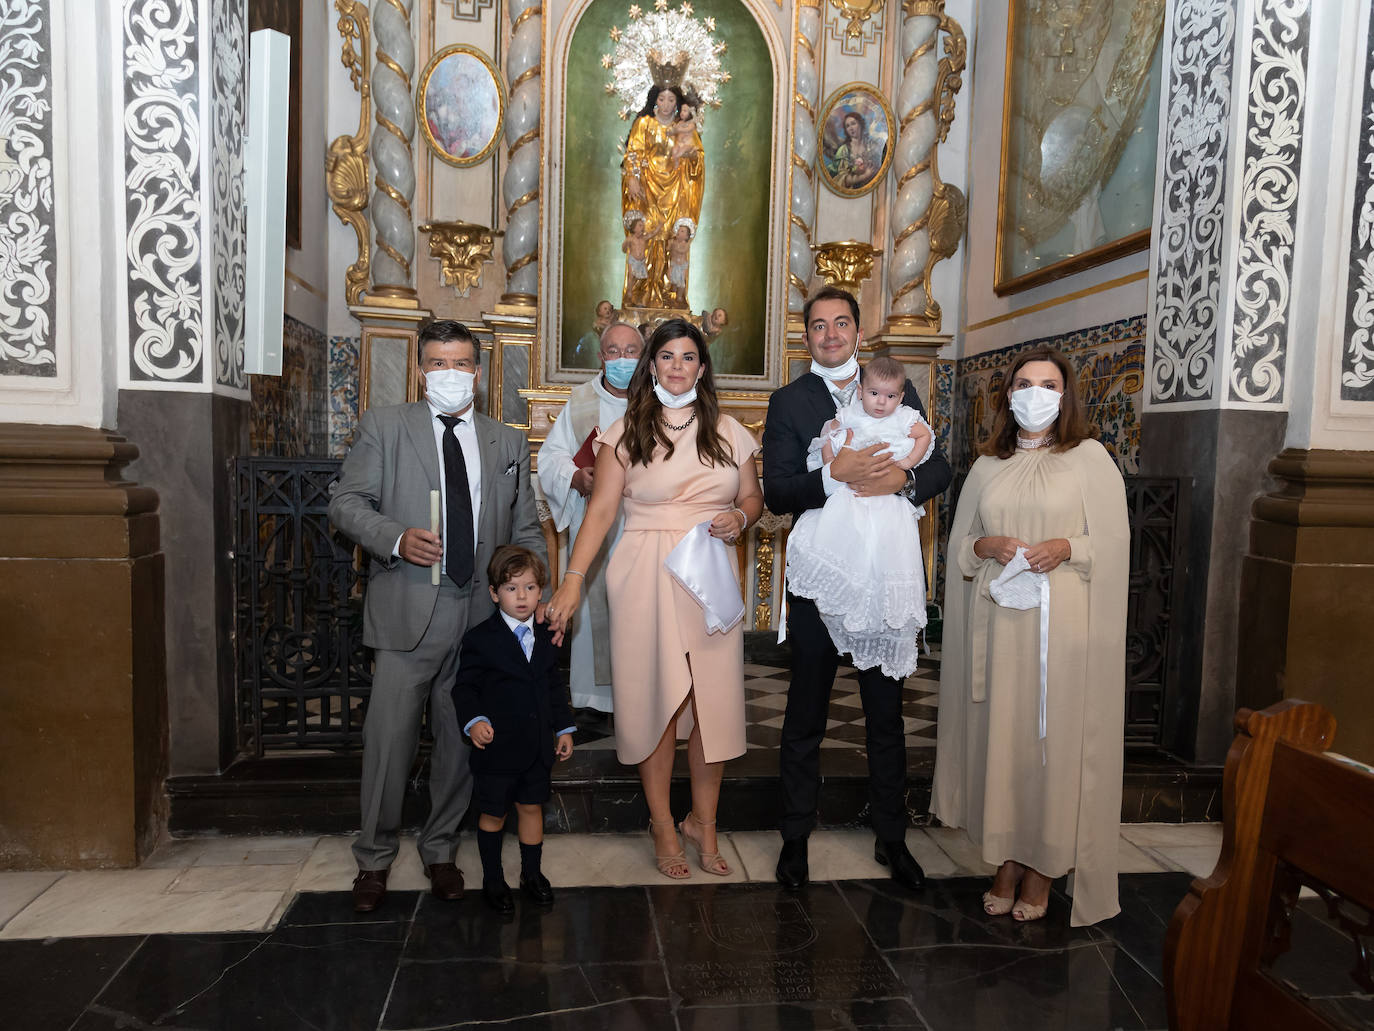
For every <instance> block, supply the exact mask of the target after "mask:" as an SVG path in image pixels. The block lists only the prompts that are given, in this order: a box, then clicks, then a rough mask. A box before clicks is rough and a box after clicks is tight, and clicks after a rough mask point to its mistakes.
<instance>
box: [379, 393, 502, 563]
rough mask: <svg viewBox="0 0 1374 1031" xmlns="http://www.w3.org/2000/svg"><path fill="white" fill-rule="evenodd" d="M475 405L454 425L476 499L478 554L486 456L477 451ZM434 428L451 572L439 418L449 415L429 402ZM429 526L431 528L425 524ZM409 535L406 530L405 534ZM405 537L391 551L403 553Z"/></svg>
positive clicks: (442, 521) (441, 520) (442, 534)
mask: <svg viewBox="0 0 1374 1031" xmlns="http://www.w3.org/2000/svg"><path fill="white" fill-rule="evenodd" d="M474 408H475V406H469V407H468V410H467V411H466V412H464V413H463V414H462V415H459V416H458V417H457V418H458V420H459V421H458V425H457V426H455V427H453V433H454V436H455V437H456V438H457V440H458V447H459V449H460V450H461V452H462V455H463V466H464V468H466V469H467V474H468V494H469V495H470V496H471V500H472V541H471V542H470V545H469V546H470V547H471V548H472V552H473V554H474V555H476V554H477V527H478V526H479V525H480V524H479V522H478V519H479V517H480V516H481V512H482V459H481V455H480V454H479V452H478V450H477V427H476V426H475V425H473V415H474V414H475V413H474ZM429 413H430V420H429V421H430V427H431V428H432V429H433V430H434V450H435V451H437V452H438V453H439V535H440V537H441V538H442V539H443V542H444V571H445V573H447V571H448V478H447V477H446V476H445V475H444V431H445V428H446V427H445V426H444V424H443V423H442V422H440V421H439V416H441V415H447V414H448V413H447V412H441V411H439V409H438V408H436V407H435V406H434V405H433V404H430V405H429ZM425 529H426V530H427V529H429V527H425ZM404 536H405V534H404V533H402V534H401V537H404ZM401 537H397V538H396V544H395V545H394V546H393V547H392V549H391V553H392V554H393V555H395V556H397V557H400V554H401Z"/></svg>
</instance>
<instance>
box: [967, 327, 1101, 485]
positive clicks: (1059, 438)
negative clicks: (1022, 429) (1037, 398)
mask: <svg viewBox="0 0 1374 1031" xmlns="http://www.w3.org/2000/svg"><path fill="white" fill-rule="evenodd" d="M1031 362H1053V363H1054V365H1055V367H1056V368H1057V369H1058V370H1059V375H1060V377H1061V378H1062V379H1063V380H1064V399H1063V400H1062V401H1060V402H1059V418H1058V419H1056V420H1055V422H1054V443H1053V444H1052V445H1051V446H1050V450H1051V451H1068V450H1069V449H1070V448H1074V447H1077V446H1078V445H1079V443H1080V442H1082V441H1084V440H1089V439H1092V438H1095V437H1096V436H1097V428H1096V427H1095V426H1093V425H1092V424H1091V423H1090V422H1088V418H1087V416H1086V415H1085V414H1084V412H1083V404H1082V402H1080V401H1079V400H1078V379H1077V377H1076V376H1075V375H1074V371H1073V366H1071V365H1070V364H1069V360H1068V359H1067V358H1065V357H1064V355H1063V354H1062V353H1061V352H1059V351H1056V350H1055V349H1054V348H1052V347H1034V348H1031V350H1029V351H1026V352H1025V353H1024V354H1018V355H1017V356H1016V358H1015V359H1013V361H1012V363H1011V368H1009V369H1007V374H1006V377H1005V378H1004V379H1003V380H1002V386H1001V387H1000V388H999V389H998V391H997V399H996V402H995V405H996V407H995V411H996V414H995V415H994V417H993V420H992V436H991V437H990V438H989V439H988V442H987V443H986V444H984V445H983V447H982V454H985V455H996V456H997V457H998V458H1010V457H1011V456H1012V455H1013V454H1015V453H1016V434H1017V430H1018V427H1017V425H1016V420H1015V419H1014V418H1013V417H1012V414H1011V388H1012V384H1013V383H1015V382H1016V374H1017V373H1018V372H1020V371H1021V368H1022V367H1023V366H1025V365H1028V364H1030V363H1031Z"/></svg>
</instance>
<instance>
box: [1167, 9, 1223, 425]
mask: <svg viewBox="0 0 1374 1031" xmlns="http://www.w3.org/2000/svg"><path fill="white" fill-rule="evenodd" d="M1235 34H1236V8H1235V0H1189V2H1179V3H1174V4H1171V5H1170V8H1169V14H1168V19H1167V23H1166V25H1165V29H1164V54H1165V60H1164V76H1165V89H1164V90H1163V97H1164V98H1165V102H1166V104H1167V111H1166V114H1165V116H1164V117H1162V118H1161V119H1160V121H1161V124H1162V126H1163V129H1162V130H1161V140H1160V149H1161V150H1162V151H1163V157H1162V161H1161V164H1160V177H1159V181H1158V182H1156V183H1155V226H1154V234H1153V241H1154V246H1153V254H1152V264H1153V270H1152V277H1151V291H1152V296H1151V317H1150V347H1149V385H1148V391H1147V397H1148V402H1149V404H1150V405H1151V406H1152V407H1157V406H1163V405H1169V404H1173V403H1180V402H1204V403H1206V402H1210V401H1212V400H1213V399H1214V398H1215V397H1217V395H1218V387H1217V382H1216V379H1217V376H1216V368H1217V329H1218V326H1220V325H1221V319H1222V312H1221V262H1222V253H1221V252H1222V243H1223V239H1224V233H1225V220H1226V183H1227V139H1228V132H1229V128H1230V120H1231V77H1232V72H1233V67H1232V66H1233V64H1234V57H1235V53H1234V51H1235Z"/></svg>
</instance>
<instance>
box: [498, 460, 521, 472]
mask: <svg viewBox="0 0 1374 1031" xmlns="http://www.w3.org/2000/svg"><path fill="white" fill-rule="evenodd" d="M519 468H520V465H519V463H517V462H515V461H513V460H512V461H511V463H510V464H509V465H508V466H506V471H505V472H503V473H502V474H501V475H502V476H514V475H515V473H516V471H517V470H518V469H519Z"/></svg>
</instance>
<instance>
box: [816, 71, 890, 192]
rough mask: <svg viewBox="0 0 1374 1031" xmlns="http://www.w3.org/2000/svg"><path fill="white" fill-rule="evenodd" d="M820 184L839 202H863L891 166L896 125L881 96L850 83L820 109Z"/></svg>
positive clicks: (868, 87)
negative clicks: (846, 199)
mask: <svg viewBox="0 0 1374 1031" xmlns="http://www.w3.org/2000/svg"><path fill="white" fill-rule="evenodd" d="M820 124H821V160H820V170H821V179H822V180H823V181H824V182H825V185H826V186H828V187H830V189H831V190H832V191H833V192H835V193H838V194H839V195H840V196H841V197H862V196H863V195H864V194H865V193H868V191H869V190H872V189H874V188H875V187H876V186H877V185H878V184H879V183H880V182H882V180H883V176H885V175H886V174H887V170H888V168H889V167H890V166H891V164H892V151H893V150H894V149H895V145H896V142H897V133H896V124H897V120H896V118H895V117H894V116H893V114H892V108H891V107H890V106H889V105H888V102H887V100H886V99H884V97H883V95H882V94H881V93H879V92H878V91H877V89H876V88H874V87H873V86H870V85H868V84H867V83H863V82H850V83H846V84H845V85H843V86H841V87H840V88H839V89H837V90H836V91H835V92H834V93H832V94H830V96H829V97H828V98H826V101H825V104H824V105H823V106H822V107H821V120H820Z"/></svg>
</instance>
